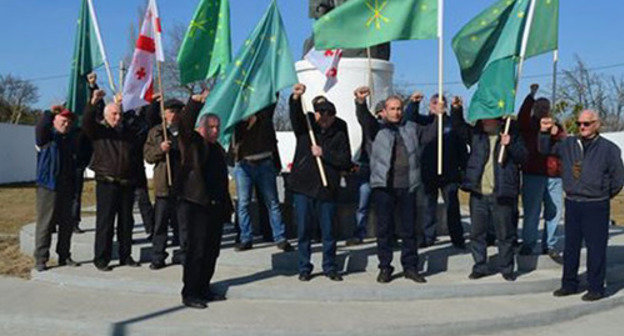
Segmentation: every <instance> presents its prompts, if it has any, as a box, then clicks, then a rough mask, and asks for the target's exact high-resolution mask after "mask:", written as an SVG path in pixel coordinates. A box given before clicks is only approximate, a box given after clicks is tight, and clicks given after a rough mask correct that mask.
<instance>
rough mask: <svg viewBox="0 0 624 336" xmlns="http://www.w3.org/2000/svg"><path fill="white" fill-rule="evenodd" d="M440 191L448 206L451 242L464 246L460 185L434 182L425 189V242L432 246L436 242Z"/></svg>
mask: <svg viewBox="0 0 624 336" xmlns="http://www.w3.org/2000/svg"><path fill="white" fill-rule="evenodd" d="M438 190H439V191H441V192H442V198H443V199H444V204H445V205H446V224H447V225H448V230H449V235H450V236H451V242H452V243H453V244H454V245H457V244H462V243H463V242H464V228H463V227H462V224H461V217H460V213H459V197H458V196H457V192H458V190H459V184H458V183H438V182H434V183H432V184H431V185H427V186H426V187H425V202H426V211H425V215H424V220H425V225H424V230H423V235H424V237H423V238H424V239H423V241H424V242H425V243H427V244H429V245H431V244H433V243H434V242H435V240H436V236H437V234H436V227H437V222H438V220H437V217H438V216H437V214H438Z"/></svg>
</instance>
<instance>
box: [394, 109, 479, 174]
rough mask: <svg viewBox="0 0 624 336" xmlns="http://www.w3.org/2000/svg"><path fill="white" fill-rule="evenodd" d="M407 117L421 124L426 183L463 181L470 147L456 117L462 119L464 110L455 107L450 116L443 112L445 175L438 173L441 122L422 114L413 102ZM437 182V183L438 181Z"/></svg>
mask: <svg viewBox="0 0 624 336" xmlns="http://www.w3.org/2000/svg"><path fill="white" fill-rule="evenodd" d="M405 118H406V119H407V120H410V121H413V122H415V123H417V124H418V128H419V129H420V134H421V138H420V143H421V146H422V147H421V148H422V154H421V161H420V162H421V171H422V179H423V183H424V184H425V185H432V184H437V183H460V182H461V181H462V177H463V176H464V172H465V170H466V164H467V163H468V146H467V144H466V141H465V139H464V137H463V136H462V135H461V133H460V132H461V131H460V130H458V129H457V128H458V125H459V123H458V122H456V119H461V120H463V111H462V110H461V109H452V110H451V116H450V117H449V116H448V115H446V114H445V115H444V117H443V119H442V128H443V138H442V146H443V157H442V176H439V175H438V122H437V117H436V116H434V115H426V116H423V115H420V114H419V113H418V104H417V103H410V104H409V105H408V106H407V109H406V115H405ZM436 182H437V183H436Z"/></svg>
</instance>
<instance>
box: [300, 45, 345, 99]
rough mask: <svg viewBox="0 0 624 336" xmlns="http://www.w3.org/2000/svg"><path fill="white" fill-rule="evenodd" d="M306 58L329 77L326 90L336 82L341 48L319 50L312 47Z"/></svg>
mask: <svg viewBox="0 0 624 336" xmlns="http://www.w3.org/2000/svg"><path fill="white" fill-rule="evenodd" d="M304 58H305V59H306V60H307V61H308V62H310V63H312V65H314V66H315V67H316V68H317V69H318V70H319V71H320V72H322V73H323V74H324V75H325V77H326V78H327V82H326V84H325V91H327V90H328V89H329V88H330V87H332V86H333V85H334V84H336V81H337V79H338V63H340V59H341V58H342V50H341V49H333V50H324V51H318V50H316V49H315V48H312V49H311V50H310V51H309V52H308V53H307V54H306V55H305V56H304Z"/></svg>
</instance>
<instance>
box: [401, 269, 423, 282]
mask: <svg viewBox="0 0 624 336" xmlns="http://www.w3.org/2000/svg"><path fill="white" fill-rule="evenodd" d="M405 278H406V279H410V280H413V281H414V282H417V283H426V282H427V279H425V277H424V276H422V275H420V274H419V273H418V272H417V271H416V270H412V269H410V270H406V271H405Z"/></svg>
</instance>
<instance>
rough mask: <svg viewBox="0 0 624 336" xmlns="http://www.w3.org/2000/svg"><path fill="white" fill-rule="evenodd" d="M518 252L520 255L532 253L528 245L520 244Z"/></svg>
mask: <svg viewBox="0 0 624 336" xmlns="http://www.w3.org/2000/svg"><path fill="white" fill-rule="evenodd" d="M518 254H519V255H521V256H530V255H533V248H531V247H528V246H526V245H522V246H521V247H520V251H518Z"/></svg>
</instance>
